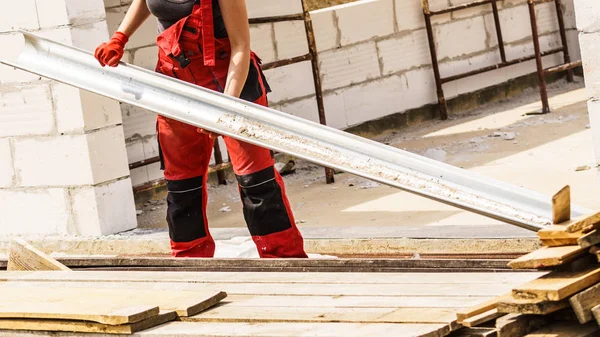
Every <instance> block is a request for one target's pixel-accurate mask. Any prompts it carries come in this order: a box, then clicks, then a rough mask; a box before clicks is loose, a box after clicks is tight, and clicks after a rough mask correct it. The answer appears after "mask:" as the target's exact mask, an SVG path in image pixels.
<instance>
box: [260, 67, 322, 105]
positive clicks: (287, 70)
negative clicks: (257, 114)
mask: <svg viewBox="0 0 600 337" xmlns="http://www.w3.org/2000/svg"><path fill="white" fill-rule="evenodd" d="M311 69H312V67H311V65H310V62H301V63H296V64H292V65H289V66H285V67H280V68H274V69H269V70H267V71H265V77H266V78H267V81H268V82H269V85H270V86H271V89H272V90H273V92H271V93H270V94H269V103H270V104H278V103H279V102H283V101H288V100H291V99H294V98H297V97H304V96H308V95H312V94H314V93H315V85H314V82H313V78H312V70H311ZM290 78H293V79H294V82H295V83H296V85H294V86H289V85H286V83H289V80H290Z"/></svg>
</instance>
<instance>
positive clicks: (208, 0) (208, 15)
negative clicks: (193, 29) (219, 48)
mask: <svg viewBox="0 0 600 337" xmlns="http://www.w3.org/2000/svg"><path fill="white" fill-rule="evenodd" d="M198 1H199V0H197V1H196V5H195V6H194V7H197V6H198ZM194 11H195V9H194ZM200 11H201V19H202V48H203V51H202V53H203V54H204V65H205V66H208V67H214V66H215V22H214V18H213V5H212V0H202V2H201V3H200Z"/></svg>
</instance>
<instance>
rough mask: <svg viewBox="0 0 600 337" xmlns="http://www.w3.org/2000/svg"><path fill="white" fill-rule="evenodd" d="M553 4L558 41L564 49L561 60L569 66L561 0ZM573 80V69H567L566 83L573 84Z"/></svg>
mask: <svg viewBox="0 0 600 337" xmlns="http://www.w3.org/2000/svg"><path fill="white" fill-rule="evenodd" d="M554 4H555V5H556V17H557V18H558V28H559V30H560V40H561V43H562V46H563V48H564V51H563V59H564V61H565V64H570V63H571V55H570V54H569V42H568V40H567V32H566V29H565V20H564V17H563V10H562V3H561V0H555V1H554ZM573 80H574V76H573V68H568V69H567V81H569V82H573Z"/></svg>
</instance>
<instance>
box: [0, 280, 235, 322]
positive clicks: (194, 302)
mask: <svg viewBox="0 0 600 337" xmlns="http://www.w3.org/2000/svg"><path fill="white" fill-rule="evenodd" d="M66 286H68V285H66ZM66 286H65V284H64V283H63V284H55V287H44V286H39V285H35V284H31V283H20V284H13V285H11V286H9V287H6V286H5V287H3V286H1V285H0V298H1V299H2V304H0V311H2V310H4V311H6V309H8V310H9V311H10V305H12V304H15V305H17V306H21V305H22V303H23V302H27V304H29V303H36V302H50V303H61V302H64V304H65V305H78V304H80V303H79V302H80V301H82V299H85V300H86V301H90V302H93V304H97V305H99V308H101V306H100V305H101V304H103V303H114V305H118V304H120V305H122V306H125V305H126V304H127V303H130V304H135V305H138V306H139V305H141V306H150V307H159V309H160V310H164V311H175V312H176V313H177V314H178V315H179V316H192V315H196V314H198V313H200V312H202V311H204V310H206V309H208V308H210V307H212V306H213V305H215V304H217V303H219V302H220V301H221V300H223V299H224V298H225V297H227V294H226V293H225V292H222V291H211V290H209V291H172V290H160V291H157V290H143V289H139V288H138V289H119V288H117V289H101V288H75V287H68V288H67V287H66ZM117 286H118V284H117ZM0 315H2V314H1V312H0ZM5 315H8V314H5ZM5 317H6V316H5ZM36 318H45V317H36ZM90 320H91V319H90ZM100 323H105V324H110V323H106V322H100ZM125 323H133V322H125Z"/></svg>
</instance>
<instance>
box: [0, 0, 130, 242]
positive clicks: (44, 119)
mask: <svg viewBox="0 0 600 337" xmlns="http://www.w3.org/2000/svg"><path fill="white" fill-rule="evenodd" d="M105 16H106V14H105V9H104V2H103V1H102V0H88V1H79V0H26V1H20V2H18V3H14V4H13V6H12V7H11V10H10V11H9V10H5V11H2V13H0V41H1V42H2V44H3V48H11V45H14V46H17V44H16V40H15V38H16V35H15V33H14V31H15V30H17V29H26V30H28V31H31V32H33V33H35V34H38V35H40V36H42V37H47V38H50V39H53V40H56V41H58V42H62V43H65V44H68V45H72V46H75V47H78V48H83V49H86V50H89V51H93V50H94V49H95V47H96V46H97V45H98V44H99V43H101V42H102V41H105V40H106V39H107V38H108V29H107V24H106V19H105ZM121 124H122V118H121V111H120V107H119V104H118V102H115V101H113V100H110V99H107V98H104V97H101V96H98V95H95V94H92V93H89V92H86V91H82V90H79V89H76V88H73V87H70V86H67V85H64V84H61V83H58V82H54V81H51V80H49V79H46V78H41V77H39V76H37V75H33V74H30V73H27V72H25V71H21V70H16V69H12V68H10V67H7V66H4V65H0V214H2V216H1V217H0V235H7V234H60V235H63V234H81V235H102V234H112V233H116V232H119V231H125V230H130V229H133V228H135V227H136V225H137V223H136V218H135V206H134V203H133V193H132V185H131V182H130V180H129V170H128V167H127V155H126V152H125V139H124V136H123V127H122V125H121ZM76 190H90V191H101V193H96V194H95V195H94V196H93V197H91V198H84V199H80V200H77V198H76V193H75V191H76ZM109 192H110V193H109ZM76 200H77V201H76ZM107 204H110V205H111V207H112V208H111V210H110V212H108V213H114V214H118V215H119V220H118V221H116V219H115V218H114V217H108V216H105V215H108V213H107V212H105V213H107V214H105V215H102V214H100V213H99V212H98V211H97V209H101V208H102V207H104V209H106V207H105V205H107Z"/></svg>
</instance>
